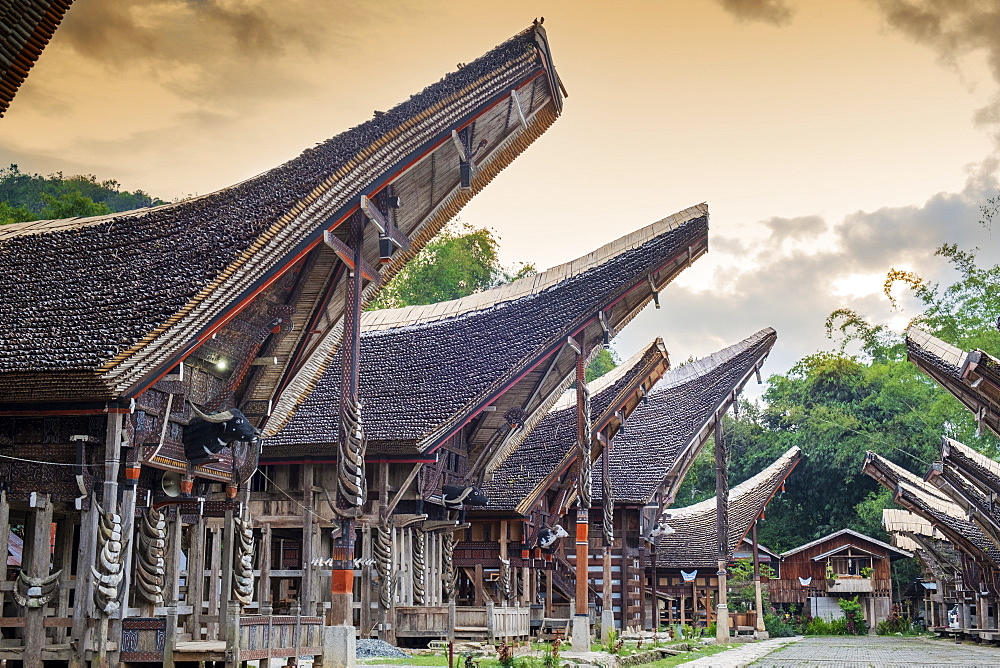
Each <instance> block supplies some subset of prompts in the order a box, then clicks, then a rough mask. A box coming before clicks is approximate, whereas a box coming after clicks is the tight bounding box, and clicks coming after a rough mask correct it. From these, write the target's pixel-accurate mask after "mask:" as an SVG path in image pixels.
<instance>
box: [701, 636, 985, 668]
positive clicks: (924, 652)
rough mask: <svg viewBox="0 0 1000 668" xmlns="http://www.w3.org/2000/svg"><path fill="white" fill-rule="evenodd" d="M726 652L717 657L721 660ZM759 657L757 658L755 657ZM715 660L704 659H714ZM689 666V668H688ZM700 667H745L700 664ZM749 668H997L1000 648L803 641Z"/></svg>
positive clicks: (906, 641) (911, 641) (869, 639)
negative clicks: (935, 667) (916, 667)
mask: <svg viewBox="0 0 1000 668" xmlns="http://www.w3.org/2000/svg"><path fill="white" fill-rule="evenodd" d="M728 654H729V652H723V653H722V654H718V655H716V656H717V657H720V658H721V657H724V656H726V655H728ZM758 656H760V655H758ZM713 658H716V657H706V659H713ZM687 665H691V664H687ZM701 665H706V666H707V665H719V666H728V665H733V666H736V665H748V664H746V663H744V664H736V663H733V664H729V663H722V662H720V663H718V664H701ZM749 665H752V666H760V667H761V668H764V667H767V668H783V667H784V666H821V667H826V668H833V667H834V666H836V667H837V668H841V667H843V668H868V667H869V666H877V667H878V668H910V667H912V666H968V667H970V668H973V667H975V668H985V667H987V666H991V667H996V668H1000V647H992V646H989V645H976V644H973V643H971V642H966V643H961V644H956V643H954V642H951V641H947V640H939V639H934V638H902V637H898V636H897V637H891V636H863V637H823V638H802V639H796V642H794V643H791V644H789V645H787V646H785V647H782V648H780V649H777V650H775V651H773V652H771V653H770V654H767V655H766V656H763V658H760V659H758V660H757V661H756V662H755V663H749Z"/></svg>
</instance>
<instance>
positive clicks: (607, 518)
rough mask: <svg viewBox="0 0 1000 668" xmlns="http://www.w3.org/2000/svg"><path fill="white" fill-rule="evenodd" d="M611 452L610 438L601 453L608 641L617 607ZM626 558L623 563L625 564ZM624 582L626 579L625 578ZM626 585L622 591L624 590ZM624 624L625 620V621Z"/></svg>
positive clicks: (603, 616)
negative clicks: (612, 549)
mask: <svg viewBox="0 0 1000 668" xmlns="http://www.w3.org/2000/svg"><path fill="white" fill-rule="evenodd" d="M610 454H611V441H610V440H609V441H608V443H607V445H605V446H604V452H603V453H602V455H601V487H603V488H604V499H603V500H604V504H603V509H604V518H603V524H602V528H603V529H604V531H603V533H604V550H603V557H604V564H603V566H604V572H603V580H602V582H603V585H602V587H601V598H603V599H604V605H603V606H602V607H601V640H602V641H604V642H607V641H608V638H609V634H610V633H611V630H612V629H614V627H615V609H614V587H613V586H612V585H611V548H612V547H613V546H614V540H615V528H614V519H615V499H614V495H613V493H612V490H611V473H610V470H609V466H610V464H609V463H608V457H609V456H610ZM622 548H623V555H624V544H623V545H622ZM624 561H625V560H624V558H623V559H622V563H623V564H624ZM622 582H623V583H624V582H625V580H624V579H623V580H622ZM624 590H625V588H624V586H623V587H622V591H624ZM622 601H623V603H622V613H623V614H622V619H623V620H624V618H625V617H624V611H625V607H626V606H625V603H624V598H623V599H622ZM623 626H624V621H623Z"/></svg>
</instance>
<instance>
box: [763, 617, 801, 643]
mask: <svg viewBox="0 0 1000 668" xmlns="http://www.w3.org/2000/svg"><path fill="white" fill-rule="evenodd" d="M764 628H765V629H767V632H768V633H769V634H770V635H771V637H772V638H790V637H791V636H793V635H795V627H794V626H793V625H792V624H791V622H790V621H789V620H787V619H785V617H784V615H780V614H775V613H772V612H765V613H764Z"/></svg>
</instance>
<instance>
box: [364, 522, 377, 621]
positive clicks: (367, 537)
mask: <svg viewBox="0 0 1000 668" xmlns="http://www.w3.org/2000/svg"><path fill="white" fill-rule="evenodd" d="M372 534H373V532H372V528H371V527H370V526H365V527H363V528H362V529H361V559H362V563H364V564H369V563H371V561H370V560H371V559H372ZM360 619H361V637H362V638H368V637H370V636H371V630H372V627H373V626H375V623H376V619H375V618H374V615H372V568H371V567H370V566H365V567H364V568H362V569H361V617H360Z"/></svg>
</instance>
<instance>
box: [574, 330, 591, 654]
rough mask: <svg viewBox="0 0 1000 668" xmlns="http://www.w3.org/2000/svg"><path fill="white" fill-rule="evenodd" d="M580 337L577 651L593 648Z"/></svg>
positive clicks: (587, 447) (587, 426) (584, 387)
mask: <svg viewBox="0 0 1000 668" xmlns="http://www.w3.org/2000/svg"><path fill="white" fill-rule="evenodd" d="M584 344H585V342H584V340H583V337H582V336H581V337H580V339H579V340H578V341H576V351H577V355H576V442H577V447H578V448H579V453H578V456H579V457H580V477H579V479H578V480H577V494H578V495H577V499H578V503H577V509H576V610H575V611H574V612H575V614H574V617H573V651H576V652H586V651H588V650H589V649H590V616H589V610H588V606H587V602H588V595H587V594H588V584H589V582H588V579H589V577H590V573H589V569H588V566H589V563H588V562H589V561H590V534H589V531H590V516H589V513H590V484H591V481H590V475H591V466H590V463H591V462H590V439H591V436H590V415H589V410H590V406H589V404H590V401H589V397H588V395H587V379H586V346H585V345H584Z"/></svg>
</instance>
